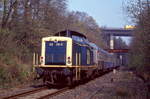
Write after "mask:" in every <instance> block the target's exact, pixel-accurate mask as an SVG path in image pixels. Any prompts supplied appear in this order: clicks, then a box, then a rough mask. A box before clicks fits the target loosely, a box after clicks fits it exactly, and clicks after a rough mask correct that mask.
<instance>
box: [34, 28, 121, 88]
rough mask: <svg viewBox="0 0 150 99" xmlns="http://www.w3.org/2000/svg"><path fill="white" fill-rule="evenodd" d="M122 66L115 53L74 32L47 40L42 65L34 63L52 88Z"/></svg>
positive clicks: (59, 33)
mask: <svg viewBox="0 0 150 99" xmlns="http://www.w3.org/2000/svg"><path fill="white" fill-rule="evenodd" d="M34 59H35V58H34ZM36 63H37V64H36ZM118 66H119V64H117V58H116V56H115V55H114V54H112V53H108V52H107V51H105V50H103V49H102V48H100V47H98V46H97V45H96V44H94V43H92V42H90V41H89V40H88V39H87V37H86V36H85V35H84V34H83V33H79V32H76V31H72V30H64V31H60V32H58V33H56V34H55V35H54V36H50V37H43V38H42V45H41V56H40V62H35V60H34V68H35V71H36V73H37V74H38V77H39V78H42V79H43V82H44V83H46V84H49V85H64V84H65V85H72V84H73V83H74V82H78V81H83V80H86V79H89V78H92V77H94V76H95V75H98V74H99V73H101V72H103V71H107V70H111V69H114V68H117V67H118Z"/></svg>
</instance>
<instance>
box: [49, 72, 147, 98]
mask: <svg viewBox="0 0 150 99" xmlns="http://www.w3.org/2000/svg"><path fill="white" fill-rule="evenodd" d="M147 94H148V93H147V88H146V85H145V84H144V83H143V81H142V80H141V79H140V78H137V77H136V76H135V75H134V74H133V73H131V72H129V71H122V70H119V71H116V73H114V72H110V73H108V74H105V75H103V76H102V77H99V78H96V79H95V80H93V81H90V82H88V83H86V84H84V85H80V86H78V87H76V88H75V89H71V90H69V91H67V92H64V93H62V94H60V95H58V96H55V97H50V99H148V96H147Z"/></svg>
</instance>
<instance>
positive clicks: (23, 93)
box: [2, 86, 47, 99]
mask: <svg viewBox="0 0 150 99" xmlns="http://www.w3.org/2000/svg"><path fill="white" fill-rule="evenodd" d="M45 89H47V87H46V86H44V87H41V88H36V89H33V90H30V91H25V92H22V93H18V94H14V95H10V96H6V97H3V98H2V99H12V98H17V97H19V96H26V95H29V94H32V93H35V92H39V91H42V90H45Z"/></svg>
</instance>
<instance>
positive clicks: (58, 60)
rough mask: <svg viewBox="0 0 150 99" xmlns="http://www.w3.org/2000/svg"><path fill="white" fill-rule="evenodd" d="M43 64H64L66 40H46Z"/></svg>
mask: <svg viewBox="0 0 150 99" xmlns="http://www.w3.org/2000/svg"><path fill="white" fill-rule="evenodd" d="M45 44H46V46H45V47H46V49H45V65H66V45H67V42H66V41H47V42H46V43H45Z"/></svg>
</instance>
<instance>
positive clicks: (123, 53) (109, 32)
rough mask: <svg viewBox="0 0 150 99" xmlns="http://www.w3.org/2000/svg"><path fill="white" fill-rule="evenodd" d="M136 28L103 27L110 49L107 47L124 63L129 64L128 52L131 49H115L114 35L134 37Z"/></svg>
mask: <svg viewBox="0 0 150 99" xmlns="http://www.w3.org/2000/svg"><path fill="white" fill-rule="evenodd" d="M133 33H134V29H125V28H118V29H117V28H114V29H113V28H104V29H102V34H103V39H104V40H105V41H106V44H107V45H108V46H109V49H106V50H107V51H108V52H110V53H114V54H116V55H117V57H118V59H119V60H120V63H121V64H122V65H127V64H128V57H127V56H128V55H127V54H128V52H129V49H114V37H115V36H122V37H132V36H133V35H134V34H133Z"/></svg>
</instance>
